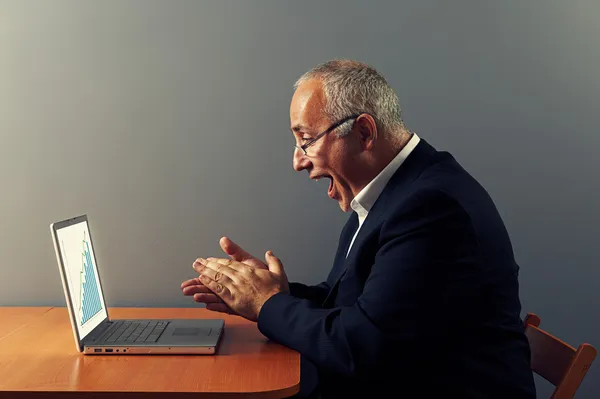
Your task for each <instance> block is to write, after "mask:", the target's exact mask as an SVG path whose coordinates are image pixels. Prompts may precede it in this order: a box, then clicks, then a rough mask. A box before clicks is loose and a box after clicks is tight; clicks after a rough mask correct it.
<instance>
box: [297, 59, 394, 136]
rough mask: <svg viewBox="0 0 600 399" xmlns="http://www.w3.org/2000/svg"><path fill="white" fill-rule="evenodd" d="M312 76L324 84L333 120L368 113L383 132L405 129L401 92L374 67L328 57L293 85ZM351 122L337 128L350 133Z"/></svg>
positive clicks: (345, 133) (342, 134) (329, 112)
mask: <svg viewBox="0 0 600 399" xmlns="http://www.w3.org/2000/svg"><path fill="white" fill-rule="evenodd" d="M312 79H318V80H320V81H321V83H322V84H323V92H324V95H325V98H326V105H325V109H324V110H323V112H324V114H325V116H326V117H328V118H329V119H331V120H332V122H335V121H337V120H340V119H343V118H346V117H348V116H350V115H354V114H361V113H367V114H370V115H371V116H372V117H373V118H374V119H375V123H376V124H377V128H378V129H379V130H380V131H381V132H382V133H383V135H387V134H394V133H396V132H397V131H398V130H400V131H403V130H404V122H403V121H402V118H401V116H400V102H399V101H398V96H397V95H396V93H395V92H394V90H393V89H392V88H391V87H390V85H389V84H388V83H387V81H386V80H385V78H384V77H383V76H382V75H381V74H380V73H379V72H377V71H376V70H375V69H374V68H373V67H371V66H369V65H366V64H363V63H361V62H358V61H353V60H332V61H328V62H325V63H323V64H320V65H317V66H316V67H314V68H313V69H311V70H310V71H308V72H306V73H305V74H304V75H302V76H301V77H300V78H299V79H298V80H297V81H296V83H295V84H294V89H297V88H298V86H300V85H301V84H302V83H305V82H307V81H309V80H312ZM352 122H353V121H349V122H348V123H344V124H342V125H341V126H340V127H339V128H338V129H336V130H337V135H338V136H339V137H342V136H345V135H347V134H348V133H349V132H350V130H351V127H352Z"/></svg>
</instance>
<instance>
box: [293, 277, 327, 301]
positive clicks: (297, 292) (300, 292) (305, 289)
mask: <svg viewBox="0 0 600 399" xmlns="http://www.w3.org/2000/svg"><path fill="white" fill-rule="evenodd" d="M328 293H329V285H328V284H327V282H323V283H321V284H318V285H304V284H301V283H290V295H291V296H294V297H296V298H300V299H308V300H309V301H312V302H315V303H323V301H325V298H326V297H327V294H328Z"/></svg>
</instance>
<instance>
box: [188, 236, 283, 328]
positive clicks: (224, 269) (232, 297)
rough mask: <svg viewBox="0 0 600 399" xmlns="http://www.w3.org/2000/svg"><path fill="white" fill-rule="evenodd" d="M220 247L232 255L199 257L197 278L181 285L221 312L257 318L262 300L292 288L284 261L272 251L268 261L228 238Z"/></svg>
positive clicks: (195, 296) (200, 300) (266, 257)
mask: <svg viewBox="0 0 600 399" xmlns="http://www.w3.org/2000/svg"><path fill="white" fill-rule="evenodd" d="M220 243H221V247H222V248H223V250H224V251H225V253H227V254H228V255H229V256H230V257H231V258H232V259H222V258H207V259H203V258H198V259H196V261H195V262H194V263H193V265H192V267H193V268H194V270H196V271H197V272H198V274H199V277H198V278H195V279H191V280H188V281H185V282H184V283H183V284H182V285H181V288H182V290H183V293H184V294H185V295H193V297H194V301H196V302H200V303H205V304H206V308H207V309H209V310H215V311H218V312H225V313H232V314H238V315H240V316H242V317H245V318H246V319H248V320H252V321H257V320H258V315H259V313H260V310H261V308H262V306H263V304H264V303H265V302H266V301H267V300H268V299H269V298H270V297H271V296H273V295H275V294H277V293H279V292H289V284H288V280H287V276H286V274H285V271H284V269H283V265H282V264H281V261H280V260H279V259H278V258H276V257H275V256H274V255H273V253H272V252H271V251H267V253H266V254H265V259H266V261H267V263H266V264H264V263H263V262H261V261H260V260H258V259H257V258H254V257H253V256H251V255H249V254H248V253H247V252H246V251H244V250H242V249H241V248H240V247H239V246H237V245H236V244H235V243H233V242H232V241H231V240H229V239H227V238H222V239H221V241H220Z"/></svg>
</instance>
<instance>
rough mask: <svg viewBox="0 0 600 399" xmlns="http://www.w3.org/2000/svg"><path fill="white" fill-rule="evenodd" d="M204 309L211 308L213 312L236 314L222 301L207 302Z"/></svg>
mask: <svg viewBox="0 0 600 399" xmlns="http://www.w3.org/2000/svg"><path fill="white" fill-rule="evenodd" d="M206 309H208V310H212V311H215V312H221V313H227V314H237V313H235V312H234V311H233V310H231V308H230V307H229V306H227V305H225V304H224V303H207V304H206Z"/></svg>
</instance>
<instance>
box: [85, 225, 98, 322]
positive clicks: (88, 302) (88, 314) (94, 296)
mask: <svg viewBox="0 0 600 399" xmlns="http://www.w3.org/2000/svg"><path fill="white" fill-rule="evenodd" d="M101 310H102V301H101V300H100V287H98V284H96V276H95V275H94V264H93V262H92V256H91V253H90V245H89V243H88V241H87V240H86V239H85V233H84V234H83V253H82V270H81V325H84V324H85V322H87V321H88V320H89V319H91V318H92V317H94V315H95V314H97V313H98V312H100V311H101Z"/></svg>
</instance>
